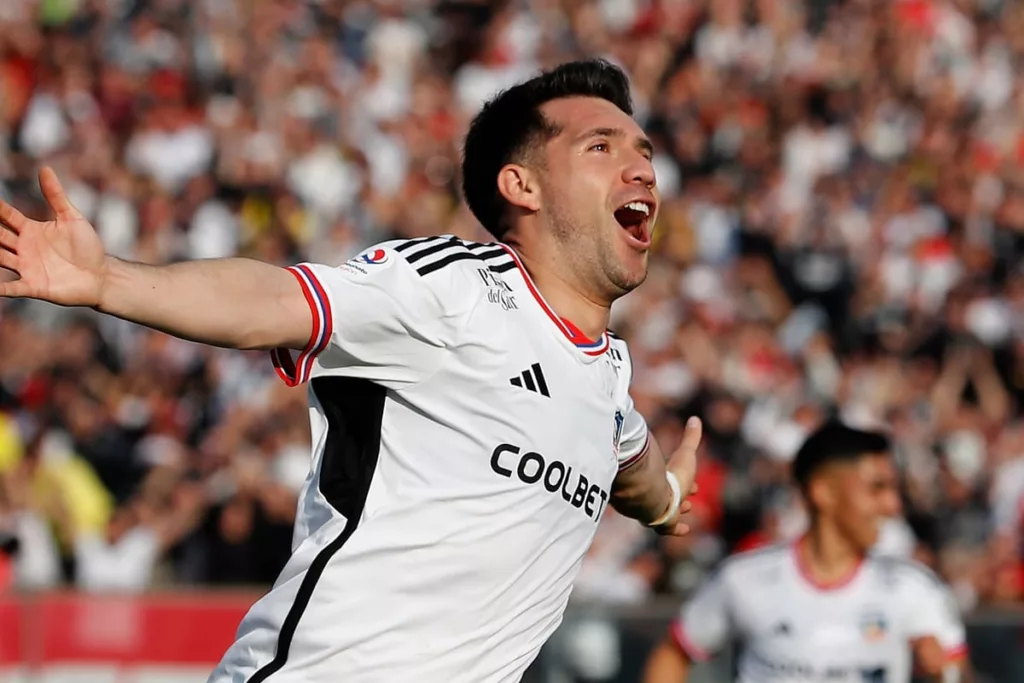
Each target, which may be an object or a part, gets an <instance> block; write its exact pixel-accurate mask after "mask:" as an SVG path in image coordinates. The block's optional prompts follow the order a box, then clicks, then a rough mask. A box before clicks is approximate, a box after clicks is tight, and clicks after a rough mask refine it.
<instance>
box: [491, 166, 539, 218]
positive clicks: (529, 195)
mask: <svg viewBox="0 0 1024 683" xmlns="http://www.w3.org/2000/svg"><path fill="white" fill-rule="evenodd" d="M498 191H499V192H500V193H501V196H502V197H504V198H505V201H507V202H508V203H509V204H511V205H512V206H514V207H517V208H519V209H522V210H523V211H528V212H531V213H532V212H535V211H539V210H540V185H539V184H538V183H537V176H536V174H534V172H533V171H532V170H530V169H529V168H527V167H526V166H523V165H521V164H505V165H504V166H503V167H502V168H501V170H500V171H498Z"/></svg>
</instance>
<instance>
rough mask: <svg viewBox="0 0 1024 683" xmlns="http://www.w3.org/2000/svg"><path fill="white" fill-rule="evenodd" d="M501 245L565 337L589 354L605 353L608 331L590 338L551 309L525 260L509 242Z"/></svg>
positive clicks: (536, 299)
mask: <svg viewBox="0 0 1024 683" xmlns="http://www.w3.org/2000/svg"><path fill="white" fill-rule="evenodd" d="M501 247H502V248H503V249H504V250H505V251H507V252H508V254H509V256H511V257H512V260H513V261H515V263H516V268H518V269H519V273H520V275H521V276H522V278H523V282H525V283H526V288H527V289H528V290H530V294H531V295H533V298H534V300H535V301H536V302H537V305H538V306H540V308H541V310H542V311H544V313H546V314H547V316H548V318H550V319H551V322H553V323H554V324H555V327H557V328H558V329H559V330H561V332H562V334H563V335H564V336H565V338H566V339H568V340H569V341H570V342H572V343H573V345H574V346H575V347H576V348H578V349H579V350H580V351H582V352H583V353H585V354H586V355H588V356H600V355H602V354H604V352H605V351H607V350H608V345H609V343H610V342H609V341H608V333H607V332H602V333H601V337H600V338H599V339H597V340H594V339H589V338H588V337H587V336H586V335H585V334H583V332H582V331H580V329H579V328H578V327H576V326H575V325H573V324H572V323H571V322H570V321H568V320H566V319H565V318H563V317H561V316H559V315H558V314H557V313H555V312H554V311H553V310H552V309H551V306H549V305H548V302H547V301H545V300H544V297H543V296H541V294H540V292H539V291H537V286H536V285H534V283H533V278H532V277H530V273H528V272H527V270H526V267H525V266H523V262H522V261H520V260H519V254H517V253H516V252H515V250H514V249H512V248H511V247H510V246H508V245H507V244H502V245H501Z"/></svg>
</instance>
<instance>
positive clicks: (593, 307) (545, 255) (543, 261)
mask: <svg viewBox="0 0 1024 683" xmlns="http://www.w3.org/2000/svg"><path fill="white" fill-rule="evenodd" d="M505 243H506V244H508V245H509V246H510V247H512V248H513V249H515V252H516V254H517V255H518V256H519V260H520V261H522V262H523V267H524V268H526V272H528V273H529V274H530V278H531V279H532V280H533V284H534V285H535V286H536V287H537V291H538V292H540V295H541V296H543V297H544V300H545V301H547V302H548V305H549V306H550V307H551V308H552V309H553V310H554V311H555V313H557V314H558V315H559V316H560V317H562V318H564V319H566V320H568V321H569V322H571V323H572V324H573V325H575V326H576V327H577V328H578V329H579V330H580V332H582V333H583V334H585V335H586V336H587V337H588V338H589V339H599V338H600V337H601V335H602V334H603V333H604V331H605V330H606V329H607V328H608V318H609V316H610V314H611V307H610V306H609V305H608V304H606V303H602V302H600V301H599V300H598V298H597V297H594V296H592V295H588V293H587V292H586V290H585V288H584V287H582V286H581V285H580V284H579V283H576V282H574V281H573V280H572V279H570V278H569V277H567V275H566V271H567V270H568V269H566V268H565V267H564V266H565V264H564V263H558V262H557V258H555V257H554V256H553V255H556V254H558V253H559V251H558V250H557V249H545V248H544V247H543V246H541V247H540V248H535V249H530V248H527V247H525V246H524V244H523V243H522V242H520V241H519V240H517V239H515V237H514V236H512V235H509V237H508V238H507V239H506V241H505Z"/></svg>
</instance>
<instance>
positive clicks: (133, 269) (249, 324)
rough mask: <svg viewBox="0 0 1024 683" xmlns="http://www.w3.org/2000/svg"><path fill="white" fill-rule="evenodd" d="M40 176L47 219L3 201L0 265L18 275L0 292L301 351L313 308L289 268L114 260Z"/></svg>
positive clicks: (170, 329) (243, 262) (182, 331)
mask: <svg viewBox="0 0 1024 683" xmlns="http://www.w3.org/2000/svg"><path fill="white" fill-rule="evenodd" d="M39 183H40V186H41V188H42V191H43V196H44V197H45V198H46V201H47V203H48V204H49V205H50V208H51V209H52V210H53V213H54V216H55V218H54V220H51V221H35V220H31V219H29V218H26V217H25V216H24V215H23V214H21V212H19V211H18V210H17V209H15V208H14V207H13V206H11V205H9V204H7V203H5V202H3V201H0V267H3V268H6V269H8V270H10V271H13V272H14V273H16V274H17V275H18V276H19V279H17V280H14V281H11V282H4V283H0V296H4V297H25V298H33V299H40V300H43V301H49V302H52V303H55V304H60V305H64V306H88V307H91V308H94V309H96V310H99V311H102V312H103V313H108V314H110V315H113V316H116V317H118V318H122V319H124V320H129V321H132V322H135V323H139V324H141V325H145V326H147V327H152V328H154V329H158V330H161V331H163V332H167V333H169V334H172V335H174V336H176V337H181V338H183V339H188V340H191V341H197V342H202V343H205V344H211V345H214V346H222V347H228V348H239V349H272V348H278V347H284V348H291V349H301V348H303V347H304V346H305V345H306V344H307V342H308V341H309V338H310V335H311V332H312V329H313V319H312V314H311V312H310V307H309V305H308V304H307V302H306V293H305V292H304V287H303V286H302V285H301V284H300V280H299V279H298V278H297V276H296V275H295V274H293V273H291V272H289V271H287V270H285V269H283V268H279V267H277V266H274V265H270V264H267V263H262V262H260V261H254V260H250V259H241V258H232V259H215V260H206V261H192V262H185V263H177V264H173V265H168V266H147V265H142V264H136V263H128V262H125V261H121V260H119V259H115V258H113V257H110V256H107V255H106V254H105V253H104V250H103V243H102V242H101V241H100V238H99V236H98V235H97V234H96V231H95V230H94V229H93V227H92V225H90V224H89V222H88V221H87V220H86V219H85V217H84V216H83V215H82V214H81V213H80V212H79V211H78V210H77V209H76V208H75V207H74V206H72V205H71V202H70V201H68V198H67V196H66V195H65V194H64V190H63V188H62V187H61V185H60V182H59V181H58V180H57V176H56V174H55V173H54V172H53V171H52V170H51V169H49V168H44V169H43V170H42V172H41V173H40V174H39Z"/></svg>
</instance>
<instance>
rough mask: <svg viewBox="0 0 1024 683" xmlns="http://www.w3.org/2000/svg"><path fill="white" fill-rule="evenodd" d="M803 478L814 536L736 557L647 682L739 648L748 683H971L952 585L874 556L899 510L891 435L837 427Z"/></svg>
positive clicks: (695, 604)
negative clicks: (913, 682) (917, 677)
mask: <svg viewBox="0 0 1024 683" xmlns="http://www.w3.org/2000/svg"><path fill="white" fill-rule="evenodd" d="M793 476H794V479H795V480H796V482H797V484H798V485H799V487H800V489H801V491H802V493H803V495H804V497H805V499H806V501H807V506H808V508H809V510H810V515H811V523H810V528H809V530H808V532H807V533H806V535H804V536H803V537H802V538H801V539H800V540H798V541H797V542H796V543H792V544H788V545H778V546H773V547H769V548H765V549H761V550H756V551H753V552H749V553H742V554H739V555H736V556H733V557H731V558H729V559H727V560H726V561H725V563H724V564H723V565H722V566H721V567H720V568H719V570H718V572H717V573H716V574H715V575H714V576H713V577H712V578H711V579H710V580H709V581H708V582H707V583H705V584H704V585H703V586H702V587H701V588H700V589H699V590H698V591H697V593H696V595H694V597H693V599H692V600H690V601H689V603H688V604H686V605H685V606H684V607H683V609H682V612H681V614H680V617H679V618H678V619H677V620H676V621H675V623H674V624H673V626H672V628H671V631H670V633H669V635H668V636H667V637H666V639H665V640H664V641H663V642H662V643H661V644H660V645H659V646H658V647H657V648H656V649H655V651H654V652H653V653H652V655H651V658H650V660H649V661H648V663H647V671H646V674H645V679H644V680H645V683H684V682H685V681H686V680H687V678H688V672H689V669H690V665H691V663H692V662H695V661H696V662H699V661H703V660H705V659H707V658H709V657H710V656H711V655H712V654H713V653H715V652H716V651H717V650H720V649H721V648H723V647H724V646H726V645H729V644H731V643H732V642H734V641H739V643H740V645H741V646H742V649H741V652H740V656H739V662H738V664H739V681H740V683H782V682H783V681H785V682H787V683H789V682H792V681H800V682H801V683H826V682H827V683H907V682H908V681H909V680H910V678H911V673H912V671H915V670H916V671H917V672H918V673H920V674H922V675H924V676H926V677H928V679H929V680H934V681H941V682H942V683H951V682H954V681H960V680H962V679H961V674H962V672H963V668H964V662H965V660H966V658H965V656H964V655H965V654H966V646H965V641H964V627H963V624H962V623H961V621H960V618H959V616H958V615H957V613H956V607H955V606H954V605H953V602H952V598H951V596H950V595H949V594H948V592H947V591H946V589H945V587H944V586H943V585H942V584H941V583H940V582H939V580H938V579H937V578H936V577H935V576H934V575H933V574H932V573H931V571H929V570H928V569H926V568H925V567H924V566H922V565H920V564H918V563H916V562H913V561H910V560H905V559H900V558H895V557H885V556H880V555H878V554H874V553H872V552H871V550H872V548H873V547H874V546H875V544H876V542H877V540H878V536H879V529H880V526H881V524H882V522H883V520H884V519H885V518H886V517H887V516H888V515H890V514H892V511H893V510H897V509H898V508H899V505H898V501H897V496H898V493H897V487H896V472H895V468H894V466H893V463H892V460H891V458H890V455H889V440H888V438H887V437H886V436H884V435H882V434H880V433H876V432H867V431H860V430H856V429H852V428H850V427H848V426H845V425H843V424H841V423H839V422H834V421H832V422H827V423H825V424H824V425H823V426H822V427H820V428H819V429H818V430H817V431H816V432H815V433H813V434H812V435H811V436H810V437H809V438H808V439H807V441H806V442H805V443H804V445H803V447H802V448H801V449H800V452H799V453H798V454H797V456H796V459H795V461H794V463H793ZM914 664H916V669H913V668H912V667H913V665H914Z"/></svg>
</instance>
